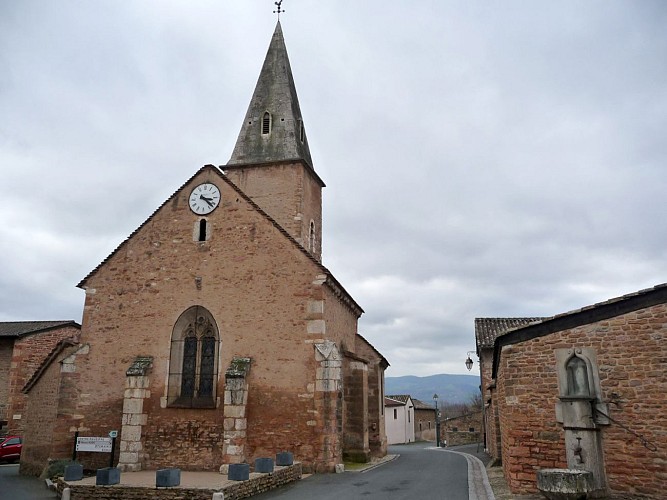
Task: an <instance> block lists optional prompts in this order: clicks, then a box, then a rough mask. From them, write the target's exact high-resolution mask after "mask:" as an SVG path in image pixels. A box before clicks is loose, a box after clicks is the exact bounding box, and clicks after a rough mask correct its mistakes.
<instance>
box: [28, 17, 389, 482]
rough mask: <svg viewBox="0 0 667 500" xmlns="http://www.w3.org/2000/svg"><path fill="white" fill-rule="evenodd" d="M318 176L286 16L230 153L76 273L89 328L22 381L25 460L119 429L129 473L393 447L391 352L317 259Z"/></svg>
mask: <svg viewBox="0 0 667 500" xmlns="http://www.w3.org/2000/svg"><path fill="white" fill-rule="evenodd" d="M324 186H325V184H324V182H323V181H322V179H321V178H320V176H319V175H318V174H317V172H316V171H315V169H314V168H313V161H312V159H311V155H310V150H309V146H308V139H307V136H306V129H305V125H304V122H303V119H302V115H301V111H300V107H299V101H298V99H297V93H296V88H295V85H294V80H293V77H292V72H291V68H290V63H289V59H288V56H287V50H286V47H285V42H284V39H283V33H282V29H281V26H280V22H278V24H277V25H276V28H275V32H274V34H273V37H272V39H271V42H270V46H269V49H268V52H267V55H266V59H265V61H264V64H263V67H262V69H261V73H260V76H259V79H258V82H257V85H256V88H255V90H254V93H253V95H252V98H251V100H250V105H249V107H248V111H247V114H246V117H245V119H244V121H243V124H242V126H241V131H240V133H239V136H238V140H237V142H236V145H235V147H234V150H233V152H232V155H231V158H230V160H229V162H228V163H227V164H226V165H224V166H221V167H216V166H213V165H206V166H204V167H202V168H201V169H199V170H198V171H197V172H195V173H194V175H192V176H191V177H190V178H189V179H187V180H186V181H185V182H184V184H183V185H182V186H181V187H179V188H178V189H177V190H176V191H175V192H174V193H173V194H172V195H171V196H170V197H169V198H168V199H167V200H165V201H164V202H163V203H162V204H161V205H160V206H159V207H158V208H157V209H156V210H155V211H154V212H153V213H152V214H151V215H150V216H149V217H148V218H147V219H146V220H145V221H144V222H143V223H142V224H141V225H140V226H139V227H138V228H137V229H136V230H134V232H132V234H130V235H129V236H128V237H127V239H126V240H125V241H123V242H122V243H120V245H119V246H118V247H117V248H116V249H115V250H114V251H113V252H111V254H110V255H109V256H108V257H107V258H106V259H104V261H103V262H101V263H100V264H99V265H98V266H97V267H96V268H95V269H93V270H92V271H91V272H90V273H89V274H88V275H87V276H85V278H83V280H82V281H81V282H80V283H79V284H78V286H79V287H80V288H82V289H83V290H85V305H84V310H83V319H82V324H81V331H80V337H79V339H78V343H70V344H67V345H62V344H61V345H59V346H58V348H57V349H54V351H53V352H52V353H51V354H50V355H49V356H47V358H46V359H45V361H44V363H43V365H42V366H41V367H40V368H39V369H38V370H37V371H36V372H35V375H34V376H33V377H32V379H31V380H30V381H29V382H28V383H27V384H26V386H25V387H24V388H23V391H24V393H26V394H27V396H28V401H29V402H28V408H29V409H30V410H31V411H29V412H28V414H27V417H26V422H25V425H26V430H25V445H24V456H23V458H22V472H26V473H31V472H34V473H38V472H40V471H41V470H42V469H43V467H44V466H45V465H46V464H47V463H48V462H49V461H52V460H55V459H62V458H65V459H66V458H70V457H71V456H72V451H73V447H74V440H75V433H78V434H77V435H78V436H107V435H108V434H109V432H110V431H114V430H116V431H118V438H117V445H116V449H115V457H114V465H115V464H117V465H118V467H120V468H121V469H122V470H126V471H136V470H147V469H157V468H163V467H180V468H182V469H183V470H218V469H219V468H220V467H221V465H223V464H231V463H241V462H248V463H251V462H252V461H253V460H254V459H255V458H257V457H273V456H275V454H276V453H278V452H283V451H289V452H292V453H293V456H294V460H296V461H299V462H301V463H302V464H303V467H304V471H311V472H326V471H332V470H333V469H334V468H335V465H336V464H338V463H341V462H343V460H352V461H362V462H363V461H368V460H370V459H371V458H372V457H374V456H383V455H384V454H386V447H387V443H386V437H385V421H384V405H383V398H384V372H385V369H386V368H387V366H388V362H387V360H386V359H385V358H384V357H383V356H382V354H380V353H379V352H378V351H377V350H376V349H375V348H374V347H373V346H372V345H371V344H370V343H369V342H368V341H366V340H365V339H364V338H363V337H362V336H361V335H360V334H359V333H358V331H357V323H358V319H359V317H360V316H361V314H362V313H363V310H362V308H361V306H360V305H359V304H358V303H357V302H356V301H355V300H354V298H353V297H352V296H351V295H350V294H349V293H348V292H347V291H346V290H345V288H344V287H343V285H342V284H341V283H340V282H338V280H336V278H335V277H334V276H333V275H332V274H331V272H330V271H329V270H328V269H327V268H326V267H324V266H323V265H322V262H321V255H322V188H323V187H324ZM45 394H52V396H51V398H52V399H53V401H52V404H38V403H37V401H38V400H39V399H40V398H43V397H44V395H45ZM77 459H78V460H79V461H80V462H81V463H83V464H84V467H86V468H95V467H98V466H106V465H108V463H109V457H108V455H107V454H103V453H91V452H81V453H79V454H78V456H77Z"/></svg>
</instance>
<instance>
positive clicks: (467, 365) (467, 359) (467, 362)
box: [466, 351, 475, 371]
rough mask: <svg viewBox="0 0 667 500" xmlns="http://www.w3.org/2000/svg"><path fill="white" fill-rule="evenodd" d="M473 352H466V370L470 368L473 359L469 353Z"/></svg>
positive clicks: (472, 352)
mask: <svg viewBox="0 0 667 500" xmlns="http://www.w3.org/2000/svg"><path fill="white" fill-rule="evenodd" d="M474 353H475V351H468V353H467V355H468V357H467V358H466V368H467V369H468V371H470V370H472V365H473V361H472V358H471V357H470V355H471V354H474Z"/></svg>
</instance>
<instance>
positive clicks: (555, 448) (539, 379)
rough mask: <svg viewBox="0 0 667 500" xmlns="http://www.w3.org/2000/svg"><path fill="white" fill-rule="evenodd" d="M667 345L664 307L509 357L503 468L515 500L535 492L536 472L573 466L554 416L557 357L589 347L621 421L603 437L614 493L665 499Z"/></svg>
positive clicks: (503, 395)
mask: <svg viewBox="0 0 667 500" xmlns="http://www.w3.org/2000/svg"><path fill="white" fill-rule="evenodd" d="M666 337H667V306H666V305H664V304H663V305H657V306H653V307H650V308H646V309H643V310H640V311H636V312H632V313H628V314H624V315H621V316H617V317H615V318H613V319H609V320H605V321H600V322H597V323H592V324H589V325H585V326H581V327H577V328H573V329H570V330H564V331H561V332H557V333H553V334H550V335H547V336H544V337H540V338H536V339H532V340H528V341H525V342H522V343H519V344H514V345H511V346H506V347H505V348H504V349H503V352H502V358H501V363H500V366H499V374H498V397H497V402H498V404H499V409H500V427H501V434H502V447H503V450H502V451H503V467H504V470H505V475H506V477H507V480H508V484H509V486H510V488H511V489H512V491H513V492H514V493H521V492H534V491H536V484H535V481H536V480H535V473H536V471H537V470H538V469H542V468H550V467H565V466H566V465H567V464H566V458H565V450H564V444H563V443H564V437H563V430H562V426H561V424H559V423H557V422H556V418H555V410H554V407H555V404H556V402H557V400H558V381H557V375H556V362H555V354H554V349H563V348H572V347H589V348H593V349H595V351H596V354H597V361H598V366H599V377H600V385H601V389H602V399H603V401H604V402H607V403H608V407H609V412H610V416H611V417H612V419H614V420H615V421H616V423H615V422H612V423H611V425H608V426H603V427H602V428H601V431H600V432H601V435H602V446H603V449H604V457H605V466H606V473H607V477H608V481H609V486H610V488H611V490H612V492H614V493H615V494H621V495H622V494H627V495H635V494H640V495H645V496H647V497H648V498H663V497H664V491H665V489H667V473H666V472H665V466H666V465H667V451H665V450H667V434H666V433H665V432H664V429H666V428H667V378H666V377H665V373H667V338H666ZM637 435H640V436H642V438H641V439H640V438H639V437H638V436H637Z"/></svg>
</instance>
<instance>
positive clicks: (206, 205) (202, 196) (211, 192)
mask: <svg viewBox="0 0 667 500" xmlns="http://www.w3.org/2000/svg"><path fill="white" fill-rule="evenodd" d="M189 203H190V210H192V211H193V212H194V213H196V214H197V215H206V214H210V213H211V212H213V210H215V208H216V207H217V206H218V204H219V203H220V190H219V189H218V187H217V186H216V185H215V184H211V183H210V182H205V183H204V184H200V185H199V186H197V187H196V188H194V189H193V190H192V193H190V202H189Z"/></svg>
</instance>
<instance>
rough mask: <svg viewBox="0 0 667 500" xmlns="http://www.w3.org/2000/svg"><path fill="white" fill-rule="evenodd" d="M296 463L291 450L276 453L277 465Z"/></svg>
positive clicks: (283, 465)
mask: <svg viewBox="0 0 667 500" xmlns="http://www.w3.org/2000/svg"><path fill="white" fill-rule="evenodd" d="M292 464H294V455H292V453H291V452H289V451H283V452H281V453H276V465H277V466H279V467H285V466H286V465H292Z"/></svg>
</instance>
